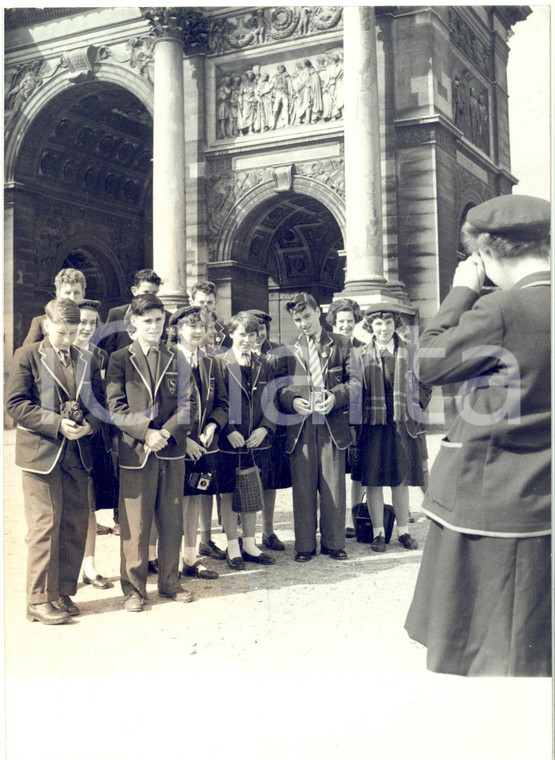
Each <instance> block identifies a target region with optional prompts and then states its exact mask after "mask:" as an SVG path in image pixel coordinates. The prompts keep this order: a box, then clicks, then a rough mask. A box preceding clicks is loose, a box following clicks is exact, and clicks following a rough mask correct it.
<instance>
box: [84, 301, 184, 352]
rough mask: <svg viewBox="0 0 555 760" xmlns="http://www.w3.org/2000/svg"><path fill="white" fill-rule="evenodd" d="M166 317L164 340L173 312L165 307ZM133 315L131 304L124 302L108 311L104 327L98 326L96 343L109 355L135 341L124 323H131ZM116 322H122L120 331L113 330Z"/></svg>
mask: <svg viewBox="0 0 555 760" xmlns="http://www.w3.org/2000/svg"><path fill="white" fill-rule="evenodd" d="M164 314H165V316H166V319H165V321H164V332H163V333H162V340H163V341H165V340H166V338H167V330H168V320H169V318H170V317H171V312H169V311H166V310H165V309H164ZM130 316H131V304H124V305H123V306H114V307H113V308H112V309H110V311H109V312H108V317H107V318H106V322H105V323H104V324H103V325H102V327H99V328H98V334H95V338H94V339H95V343H97V344H98V345H99V347H100V348H102V349H103V350H104V351H106V353H107V354H108V355H111V354H113V353H114V351H119V349H120V348H125V347H126V346H130V345H131V343H133V338H132V337H130V335H129V333H128V332H127V330H126V329H125V328H124V326H123V325H124V324H128V325H130V322H129V317H130ZM114 322H120V323H122V324H121V326H120V329H119V331H118V332H112V328H113V327H114Z"/></svg>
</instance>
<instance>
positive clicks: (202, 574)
mask: <svg viewBox="0 0 555 760" xmlns="http://www.w3.org/2000/svg"><path fill="white" fill-rule="evenodd" d="M181 575H189V576H191V578H201V579H202V580H204V581H215V580H216V578H219V575H218V573H217V572H216V571H215V570H208V568H206V567H204V566H203V565H202V563H201V562H200V561H199V562H195V564H194V565H188V564H187V563H186V562H184V563H183V569H182V570H181Z"/></svg>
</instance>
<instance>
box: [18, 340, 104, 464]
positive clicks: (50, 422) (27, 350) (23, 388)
mask: <svg viewBox="0 0 555 760" xmlns="http://www.w3.org/2000/svg"><path fill="white" fill-rule="evenodd" d="M70 354H71V361H72V364H73V368H74V375H75V385H76V394H75V395H76V400H78V401H79V402H80V405H81V409H82V411H83V415H84V418H85V420H86V421H87V422H88V423H89V425H90V426H91V430H92V433H96V432H97V431H98V430H99V427H100V422H99V420H98V419H97V417H96V416H95V414H94V413H93V412H94V411H95V405H96V410H97V413H98V410H103V411H104V413H106V410H105V408H104V407H105V398H104V388H103V385H102V380H101V377H100V369H99V366H98V363H97V361H96V359H95V358H94V356H93V355H92V354H91V353H90V352H89V351H81V350H80V349H79V348H77V346H71V347H70ZM69 400H70V394H69V390H68V388H67V384H66V379H65V376H64V373H63V370H62V367H61V365H60V361H59V359H58V357H57V355H56V352H55V350H54V349H53V348H52V345H51V344H50V341H49V339H48V338H44V340H42V341H40V342H39V343H32V344H30V345H27V346H22V347H21V348H18V349H17V350H16V352H15V354H14V357H13V360H12V368H11V371H10V377H9V380H8V387H7V404H6V410H7V413H8V414H9V415H10V417H11V418H12V419H13V420H15V422H16V423H17V431H16V449H15V463H16V464H17V465H18V466H19V467H21V468H22V469H23V470H25V471H27V472H35V473H40V474H42V475H46V474H48V473H50V472H52V470H53V469H54V467H55V466H56V464H57V463H58V462H59V461H60V458H61V456H62V452H63V451H64V448H65V447H66V445H67V440H68V439H67V438H66V437H65V436H64V435H62V433H60V425H61V423H62V419H63V417H62V415H61V413H60V407H61V405H62V404H63V403H65V402H66V401H69ZM99 416H100V417H101V416H102V414H101V413H100V414H99ZM77 446H78V448H79V454H80V457H81V461H82V463H83V467H84V468H85V469H86V470H87V471H89V472H90V470H91V466H92V457H91V447H90V436H89V435H86V436H83V437H82V438H80V439H79V440H77Z"/></svg>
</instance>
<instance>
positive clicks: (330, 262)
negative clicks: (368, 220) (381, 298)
mask: <svg viewBox="0 0 555 760" xmlns="http://www.w3.org/2000/svg"><path fill="white" fill-rule="evenodd" d="M343 247H344V245H343V236H342V233H341V229H340V227H339V224H338V223H337V221H336V219H335V218H334V216H333V214H332V213H331V212H330V210H329V209H328V208H327V207H326V206H325V205H324V204H323V203H322V202H321V201H320V200H317V199H316V198H313V197H311V196H309V195H305V194H302V193H298V192H293V191H291V192H287V193H279V194H273V195H272V196H270V197H268V198H266V199H265V200H263V201H261V202H260V203H259V204H258V205H257V206H256V207H255V208H253V209H252V210H251V211H250V212H249V213H248V214H247V215H246V216H245V218H244V219H243V220H242V222H241V223H240V224H239V225H238V227H237V229H236V230H235V232H234V235H233V239H232V241H231V250H230V251H229V253H228V256H229V260H228V261H227V262H225V261H222V262H219V263H218V264H215V265H212V266H211V267H210V276H211V277H212V279H214V281H215V282H216V283H217V284H218V288H219V301H220V305H221V306H222V307H223V309H222V311H223V312H224V313H225V312H229V313H235V312H237V311H239V310H240V309H248V308H260V309H264V310H265V311H268V312H269V313H270V314H271V316H272V319H273V322H272V335H273V336H274V337H275V338H276V339H279V340H282V341H284V340H289V339H290V338H292V337H293V336H294V335H295V334H296V331H295V329H294V327H293V324H292V322H291V319H290V317H289V315H288V314H287V311H286V308H285V304H286V303H287V301H288V300H289V298H290V296H291V295H292V294H293V293H297V292H299V291H301V290H302V291H306V292H309V293H311V294H312V295H314V297H315V298H316V300H317V301H318V302H319V303H322V304H325V303H329V302H330V301H331V300H332V299H333V296H334V293H337V292H338V291H341V290H342V289H343V285H344V265H343V260H342V259H341V257H340V256H339V254H338V251H340V250H342V249H343Z"/></svg>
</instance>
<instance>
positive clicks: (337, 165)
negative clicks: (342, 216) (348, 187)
mask: <svg viewBox="0 0 555 760" xmlns="http://www.w3.org/2000/svg"><path fill="white" fill-rule="evenodd" d="M295 172H296V173H297V174H300V175H302V176H303V177H309V178H310V179H315V180H318V181H319V182H323V183H324V184H325V185H327V186H328V187H331V188H332V190H335V192H336V193H337V195H339V196H340V197H341V198H342V199H343V200H345V161H344V159H342V158H324V159H321V160H320V161H306V162H304V163H300V164H295Z"/></svg>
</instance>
